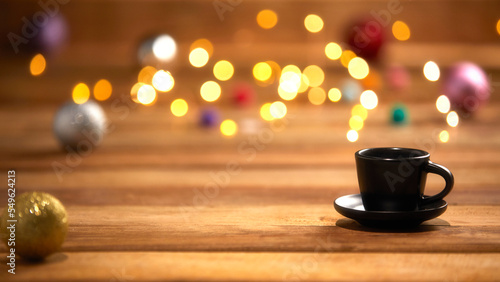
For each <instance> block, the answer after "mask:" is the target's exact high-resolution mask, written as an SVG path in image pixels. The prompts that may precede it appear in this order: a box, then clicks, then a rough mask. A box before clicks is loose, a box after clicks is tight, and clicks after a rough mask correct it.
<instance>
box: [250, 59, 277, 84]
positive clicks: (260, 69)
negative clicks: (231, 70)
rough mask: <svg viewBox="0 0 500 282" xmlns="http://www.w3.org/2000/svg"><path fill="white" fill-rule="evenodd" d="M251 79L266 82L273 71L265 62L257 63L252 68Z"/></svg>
mask: <svg viewBox="0 0 500 282" xmlns="http://www.w3.org/2000/svg"><path fill="white" fill-rule="evenodd" d="M252 73H253V77H254V78H255V79H256V80H258V81H262V82H264V81H267V80H269V79H270V78H271V76H272V74H273V69H272V68H271V66H270V65H269V64H268V63H266V62H259V63H256V64H255V65H254V66H253V70H252Z"/></svg>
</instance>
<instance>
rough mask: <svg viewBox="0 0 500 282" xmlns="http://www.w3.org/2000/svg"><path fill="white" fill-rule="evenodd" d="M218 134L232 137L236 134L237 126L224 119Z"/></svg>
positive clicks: (231, 121)
mask: <svg viewBox="0 0 500 282" xmlns="http://www.w3.org/2000/svg"><path fill="white" fill-rule="evenodd" d="M220 132H221V133H222V134H223V135H224V136H233V135H235V134H236V132H238V125H237V124H236V122H234V121H233V120H230V119H226V120H224V121H223V122H222V123H221V124H220Z"/></svg>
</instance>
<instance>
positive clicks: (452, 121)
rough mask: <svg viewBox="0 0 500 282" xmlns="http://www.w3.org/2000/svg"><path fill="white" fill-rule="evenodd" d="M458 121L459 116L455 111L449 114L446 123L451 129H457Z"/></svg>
mask: <svg viewBox="0 0 500 282" xmlns="http://www.w3.org/2000/svg"><path fill="white" fill-rule="evenodd" d="M458 121H459V118H458V114H457V113H456V112H455V111H451V112H449V113H448V115H447V116H446V122H447V123H448V125H449V126H451V127H456V126H457V125H458Z"/></svg>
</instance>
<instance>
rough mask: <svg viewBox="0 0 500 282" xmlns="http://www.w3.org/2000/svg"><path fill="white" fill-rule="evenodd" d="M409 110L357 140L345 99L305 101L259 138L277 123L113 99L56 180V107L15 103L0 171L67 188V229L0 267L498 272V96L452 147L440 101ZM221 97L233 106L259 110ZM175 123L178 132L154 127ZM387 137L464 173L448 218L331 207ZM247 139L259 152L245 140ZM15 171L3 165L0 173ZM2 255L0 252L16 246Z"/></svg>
mask: <svg viewBox="0 0 500 282" xmlns="http://www.w3.org/2000/svg"><path fill="white" fill-rule="evenodd" d="M410 107H411V108H413V109H414V111H416V112H419V113H420V114H418V115H415V119H414V120H412V124H411V126H409V127H407V128H392V127H387V125H386V120H385V118H384V117H383V113H384V111H386V110H387V109H388V106H387V105H384V104H382V105H381V106H380V107H379V108H377V110H375V111H373V112H371V113H370V117H369V119H368V120H367V125H366V128H365V129H364V130H362V131H361V134H363V135H362V136H361V139H360V140H359V141H358V142H357V143H354V144H352V143H348V142H347V141H346V140H344V138H345V137H344V136H343V135H344V133H343V131H344V130H345V129H344V128H345V126H347V125H346V124H347V119H346V118H345V116H346V115H349V110H350V106H349V105H335V107H332V108H331V109H329V110H328V111H322V112H321V111H320V112H317V110H316V109H314V108H308V107H297V108H295V109H294V110H295V111H296V112H295V113H294V117H293V119H290V121H289V124H287V126H286V127H284V128H283V130H276V131H273V134H274V135H273V138H272V139H269V140H268V141H266V142H260V143H253V145H251V146H250V145H248V144H250V143H248V144H247V143H244V142H250V141H249V140H250V139H251V138H255V137H257V139H256V140H258V134H259V132H262V130H265V129H268V130H271V129H270V128H272V127H270V126H269V125H265V124H263V125H262V127H261V128H260V129H259V130H257V131H255V132H254V133H249V134H241V135H238V136H236V137H235V138H233V139H227V138H222V137H221V136H219V135H218V134H217V132H207V131H203V130H201V129H199V128H197V127H196V126H195V122H196V120H195V117H194V116H190V117H189V116H188V117H186V119H184V120H182V121H181V122H178V121H176V120H172V119H169V118H167V117H165V116H164V115H163V114H164V112H163V110H161V109H160V108H151V109H148V111H137V112H132V113H130V116H128V117H127V118H125V119H120V118H119V116H118V114H117V113H114V112H113V111H111V110H110V109H109V108H107V112H108V114H109V115H110V119H112V120H113V122H115V125H116V127H117V129H116V131H113V132H110V133H109V134H108V135H107V136H106V140H105V143H103V144H102V146H101V147H99V148H97V149H95V150H93V151H92V152H90V153H89V154H88V155H86V156H85V157H82V158H81V160H80V161H79V162H76V163H75V165H74V166H71V172H68V173H65V174H64V175H63V176H62V178H61V179H59V178H58V176H57V173H56V172H55V171H54V169H53V166H52V164H53V163H54V162H59V163H61V164H65V165H70V164H71V162H69V163H68V154H67V153H64V152H63V151H61V150H60V148H59V147H58V144H57V143H56V141H55V140H54V139H53V137H52V133H51V131H50V128H51V125H50V124H51V119H52V115H51V111H52V110H53V109H52V108H51V107H40V108H27V107H24V108H22V107H21V108H17V109H15V108H14V109H8V108H4V109H3V110H2V111H0V118H1V117H5V118H12V117H14V120H15V122H10V123H6V124H4V125H3V127H4V128H5V129H6V130H4V131H2V132H0V137H1V138H0V140H1V142H0V151H1V153H2V156H3V161H2V163H0V168H1V169H3V170H7V169H10V168H15V169H16V174H17V179H18V182H17V185H18V186H17V187H18V191H19V193H20V192H24V191H34V190H39V191H45V192H49V193H51V194H53V195H55V196H56V197H58V198H59V199H60V200H61V201H62V202H63V203H64V204H65V206H66V208H67V211H68V215H69V221H70V226H69V231H68V237H67V239H66V241H65V243H64V245H63V247H62V253H58V254H55V255H53V256H51V257H49V258H48V259H47V261H45V262H43V263H41V264H27V263H26V262H23V261H22V260H18V269H17V270H18V272H17V273H18V274H16V276H7V274H6V267H5V265H6V264H3V265H4V266H3V267H4V269H2V272H1V273H0V278H2V279H3V278H4V277H5V278H7V279H8V280H13V281H15V280H19V281H23V280H30V281H127V280H140V281H148V280H215V281H242V280H245V281H248V280H255V281H259V280H260V281H280V280H281V281H297V280H314V281H323V280H325V281H326V280H341V281H346V280H370V281H422V280H433V281H436V280H438V281H441V280H445V281H446V280H448V281H455V280H456V281H460V280H495V279H497V278H498V275H499V270H498V269H499V265H498V264H499V260H498V259H499V253H500V189H499V187H500V176H499V175H498V169H499V168H500V155H499V152H500V151H499V150H498V149H499V144H500V142H499V141H498V140H499V139H500V133H499V132H500V131H498V129H499V126H498V124H499V120H500V112H499V111H498V108H499V107H500V106H499V105H498V104H495V103H493V104H490V105H489V106H488V107H487V108H485V110H484V111H482V112H481V113H480V115H478V116H476V117H474V119H471V120H469V121H466V122H464V123H463V124H461V125H460V126H459V127H458V128H457V129H455V130H450V132H451V134H452V139H451V140H450V142H449V143H446V144H442V143H439V142H438V141H437V140H436V139H435V136H433V135H432V134H433V131H435V129H436V128H438V129H439V128H443V126H444V125H443V124H442V121H440V119H442V116H440V115H439V114H436V111H435V109H434V105H433V104H431V103H427V104H413V105H410ZM225 110H226V111H227V112H228V113H230V114H232V115H234V116H235V117H241V118H244V117H245V116H248V115H250V113H238V112H236V111H232V110H231V109H225ZM329 111H334V112H335V115H334V116H332V115H331V114H330V112H329ZM35 119H36V120H38V121H39V122H38V123H33V122H32V121H33V120H35ZM165 125H167V128H168V130H161V131H159V130H158V129H159V128H163V127H165ZM325 128H328V129H329V130H328V131H325V130H324V129H325ZM402 133H404V134H402ZM454 134H456V135H454ZM422 136H424V137H422ZM386 139H390V140H391V142H395V143H398V144H400V145H402V146H403V145H404V146H415V145H416V144H417V142H419V141H422V140H423V141H425V142H427V143H423V144H424V145H425V144H427V145H425V146H431V147H429V148H430V149H432V151H431V153H432V159H433V160H434V161H436V162H438V163H442V164H444V165H446V166H447V167H449V168H450V169H451V170H452V171H453V173H454V174H455V178H456V186H455V188H454V190H453V191H452V193H451V194H450V195H449V196H448V197H447V198H446V200H447V201H448V203H449V207H448V210H447V211H446V212H445V213H444V214H443V215H442V216H440V217H439V218H436V219H433V220H430V221H427V222H425V223H424V224H422V225H421V226H419V227H417V228H413V229H402V230H383V229H374V228H367V227H363V226H361V225H360V224H358V223H357V222H355V221H354V220H351V219H347V218H345V217H343V216H341V215H339V214H338V213H337V212H336V211H335V210H334V208H333V200H334V199H335V198H337V197H339V196H342V195H346V194H353V193H357V188H356V185H357V184H356V183H357V180H356V174H355V166H354V159H353V153H354V151H355V150H357V149H358V148H360V147H365V146H366V147H368V146H378V145H382V144H384V143H385V144H386V143H387V141H386ZM199 140H203V142H199ZM137 144H142V145H141V146H137ZM241 144H247V145H246V147H245V149H248V148H253V149H254V150H255V155H254V154H249V153H248V152H239V150H238V147H239V146H240V145H241ZM258 148H259V149H258ZM73 157H74V156H73ZM250 157H251V158H250ZM73 161H75V159H73ZM233 163H238V166H237V168H238V169H237V170H235V171H233V170H229V169H228V167H227V165H228V164H233ZM224 175H225V176H224ZM5 178H6V176H5V175H3V174H1V175H0V181H2V182H4V181H6V180H5ZM214 185H215V186H214ZM442 185H443V183H442V180H441V179H440V178H439V177H429V179H428V185H427V186H428V189H427V192H428V193H429V194H432V193H436V192H437V191H438V190H439V189H441V187H442ZM207 187H209V188H207ZM210 187H211V188H210ZM207 189H209V190H207ZM210 189H211V190H210ZM5 201H6V195H4V194H0V202H5ZM0 252H2V255H1V256H0V257H3V258H4V259H3V260H5V254H6V253H5V252H6V248H5V246H1V247H0ZM361 269H362V271H361ZM90 270H92V271H90Z"/></svg>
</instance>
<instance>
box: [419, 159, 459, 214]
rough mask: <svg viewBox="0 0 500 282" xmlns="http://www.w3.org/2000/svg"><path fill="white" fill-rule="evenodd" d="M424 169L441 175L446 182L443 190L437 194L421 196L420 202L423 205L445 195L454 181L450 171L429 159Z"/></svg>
mask: <svg viewBox="0 0 500 282" xmlns="http://www.w3.org/2000/svg"><path fill="white" fill-rule="evenodd" d="M425 171H426V172H429V173H435V174H438V175H440V176H441V177H443V178H444V181H445V182H446V186H445V187H444V189H443V191H441V192H439V193H438V194H436V195H434V196H430V197H425V198H423V199H422V204H424V205H425V204H428V203H432V202H435V201H439V200H441V199H443V198H444V197H445V196H446V195H448V193H450V191H451V189H452V188H453V184H454V182H455V180H454V178H453V174H452V173H451V171H450V170H449V169H447V168H446V167H444V166H442V165H438V164H436V163H433V162H431V161H429V162H428V163H427V165H426V167H425Z"/></svg>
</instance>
